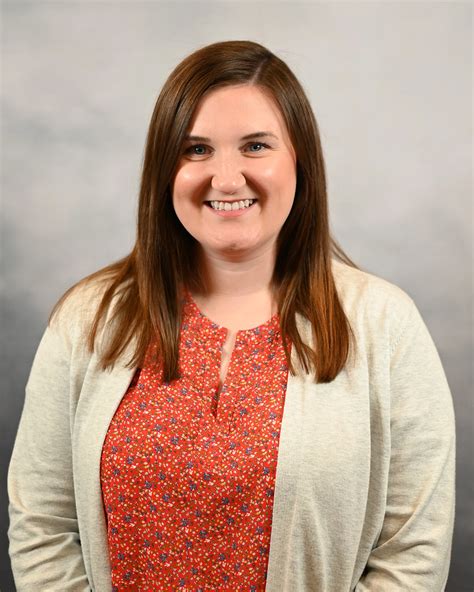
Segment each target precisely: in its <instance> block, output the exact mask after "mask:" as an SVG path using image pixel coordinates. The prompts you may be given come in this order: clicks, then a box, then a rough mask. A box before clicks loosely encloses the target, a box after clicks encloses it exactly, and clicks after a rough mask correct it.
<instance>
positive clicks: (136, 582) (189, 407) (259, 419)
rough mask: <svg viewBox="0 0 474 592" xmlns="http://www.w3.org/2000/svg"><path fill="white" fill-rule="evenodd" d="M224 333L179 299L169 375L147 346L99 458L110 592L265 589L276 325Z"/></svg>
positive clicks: (275, 418)
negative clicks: (229, 338)
mask: <svg viewBox="0 0 474 592" xmlns="http://www.w3.org/2000/svg"><path fill="white" fill-rule="evenodd" d="M226 335H227V329H226V328H224V327H220V326H218V325H217V324H215V323H213V322H212V321H211V320H210V319H209V318H208V317H206V316H205V315H203V314H202V313H201V312H200V310H199V309H198V307H197V305H196V303H195V302H194V300H193V299H192V297H191V295H190V294H189V292H186V293H185V295H184V297H183V323H182V327H181V335H180V346H179V352H180V353H179V356H180V357H179V367H180V378H179V379H178V380H175V381H173V382H171V383H169V384H166V383H165V384H162V377H161V375H160V371H159V370H157V369H156V367H155V366H154V364H153V363H152V360H153V358H154V356H155V355H156V344H154V343H152V344H151V345H150V347H149V349H148V352H147V356H146V359H145V361H144V364H143V368H141V369H138V370H137V372H136V373H135V376H134V378H133V380H132V382H131V384H130V386H129V388H128V390H127V392H126V394H125V395H124V397H123V398H122V400H121V402H120V404H119V406H118V408H117V410H116V412H115V415H114V417H113V419H112V421H111V423H110V426H109V429H108V432H107V435H106V438H105V442H104V446H103V449H102V458H101V485H102V494H103V503H104V510H105V514H106V517H107V532H108V542H109V558H110V565H111V579H112V586H113V588H112V589H113V592H122V591H125V590H127V591H130V590H141V591H144V592H145V591H150V592H152V591H153V592H156V591H157V590H160V591H163V592H167V591H175V590H185V591H191V590H192V591H193V592H200V591H206V592H208V591H212V590H222V591H233V592H235V591H236V590H248V591H249V592H260V591H264V590H265V583H266V576H267V565H268V556H269V548H270V535H271V524H272V510H273V498H274V489H275V477H276V467H277V455H278V445H279V438H280V427H281V419H282V415H283V406H284V400H285V394H286V386H287V379H288V367H287V364H286V359H285V354H284V350H283V343H282V339H281V333H280V326H279V316H278V314H276V315H274V316H273V317H272V318H271V319H270V320H268V321H267V322H266V323H264V324H262V325H260V326H258V327H255V328H253V329H248V330H241V331H238V333H237V337H236V341H235V346H234V350H233V352H232V357H231V359H230V363H229V367H228V370H227V376H226V379H225V383H224V385H223V387H222V390H221V392H220V394H219V395H217V391H218V388H217V387H218V382H219V372H220V360H221V355H222V347H223V344H224V342H225V338H226Z"/></svg>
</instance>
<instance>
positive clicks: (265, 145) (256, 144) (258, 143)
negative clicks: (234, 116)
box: [247, 142, 270, 152]
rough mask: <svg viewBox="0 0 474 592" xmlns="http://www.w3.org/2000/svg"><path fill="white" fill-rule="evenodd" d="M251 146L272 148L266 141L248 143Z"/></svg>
mask: <svg viewBox="0 0 474 592" xmlns="http://www.w3.org/2000/svg"><path fill="white" fill-rule="evenodd" d="M247 146H249V147H250V148H254V147H255V146H260V147H261V148H270V146H269V145H268V144H265V143H264V142H252V143H251V144H247ZM250 152H262V150H250Z"/></svg>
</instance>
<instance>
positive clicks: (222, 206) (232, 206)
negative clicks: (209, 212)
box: [209, 199, 255, 212]
mask: <svg viewBox="0 0 474 592" xmlns="http://www.w3.org/2000/svg"><path fill="white" fill-rule="evenodd" d="M254 201H255V200H254V199H244V200H241V201H234V202H232V203H230V202H228V201H211V202H209V203H210V204H211V207H212V208H213V209H214V210H225V211H226V212H230V211H231V210H232V211H233V210H244V209H245V208H248V207H250V206H251V205H252V204H253V202H254Z"/></svg>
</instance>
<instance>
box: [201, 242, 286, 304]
mask: <svg viewBox="0 0 474 592" xmlns="http://www.w3.org/2000/svg"><path fill="white" fill-rule="evenodd" d="M198 259H199V260H198V265H199V268H200V272H201V277H202V279H203V292H202V293H201V296H202V297H207V298H217V299H219V298H224V297H227V298H229V297H230V298H234V299H239V298H243V299H245V298H246V297H251V296H255V295H256V294H261V295H263V294H265V293H266V294H270V293H271V292H272V289H271V280H272V276H273V269H274V266H275V252H274V249H273V248H268V249H267V250H265V251H263V252H262V251H261V252H259V253H258V254H253V255H252V256H249V257H233V258H229V257H228V256H225V255H222V254H219V253H207V252H204V251H202V250H200V252H199V255H198Z"/></svg>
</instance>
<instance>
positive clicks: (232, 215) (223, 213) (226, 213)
mask: <svg viewBox="0 0 474 592" xmlns="http://www.w3.org/2000/svg"><path fill="white" fill-rule="evenodd" d="M252 199H254V198H252ZM219 201H225V200H219ZM235 201H243V200H240V199H234V200H233V201H226V203H234V202H235ZM257 201H258V200H257V199H254V202H253V204H252V205H251V206H249V207H248V208H244V209H243V210H228V211H227V210H215V209H214V208H212V207H211V205H210V203H209V202H208V201H205V202H204V205H205V207H206V208H207V209H208V210H210V211H211V212H212V213H214V214H216V215H217V216H221V217H222V218H237V217H238V216H243V215H244V214H246V213H247V212H249V211H250V210H252V209H253V207H254V206H255V204H256V203H257Z"/></svg>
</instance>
